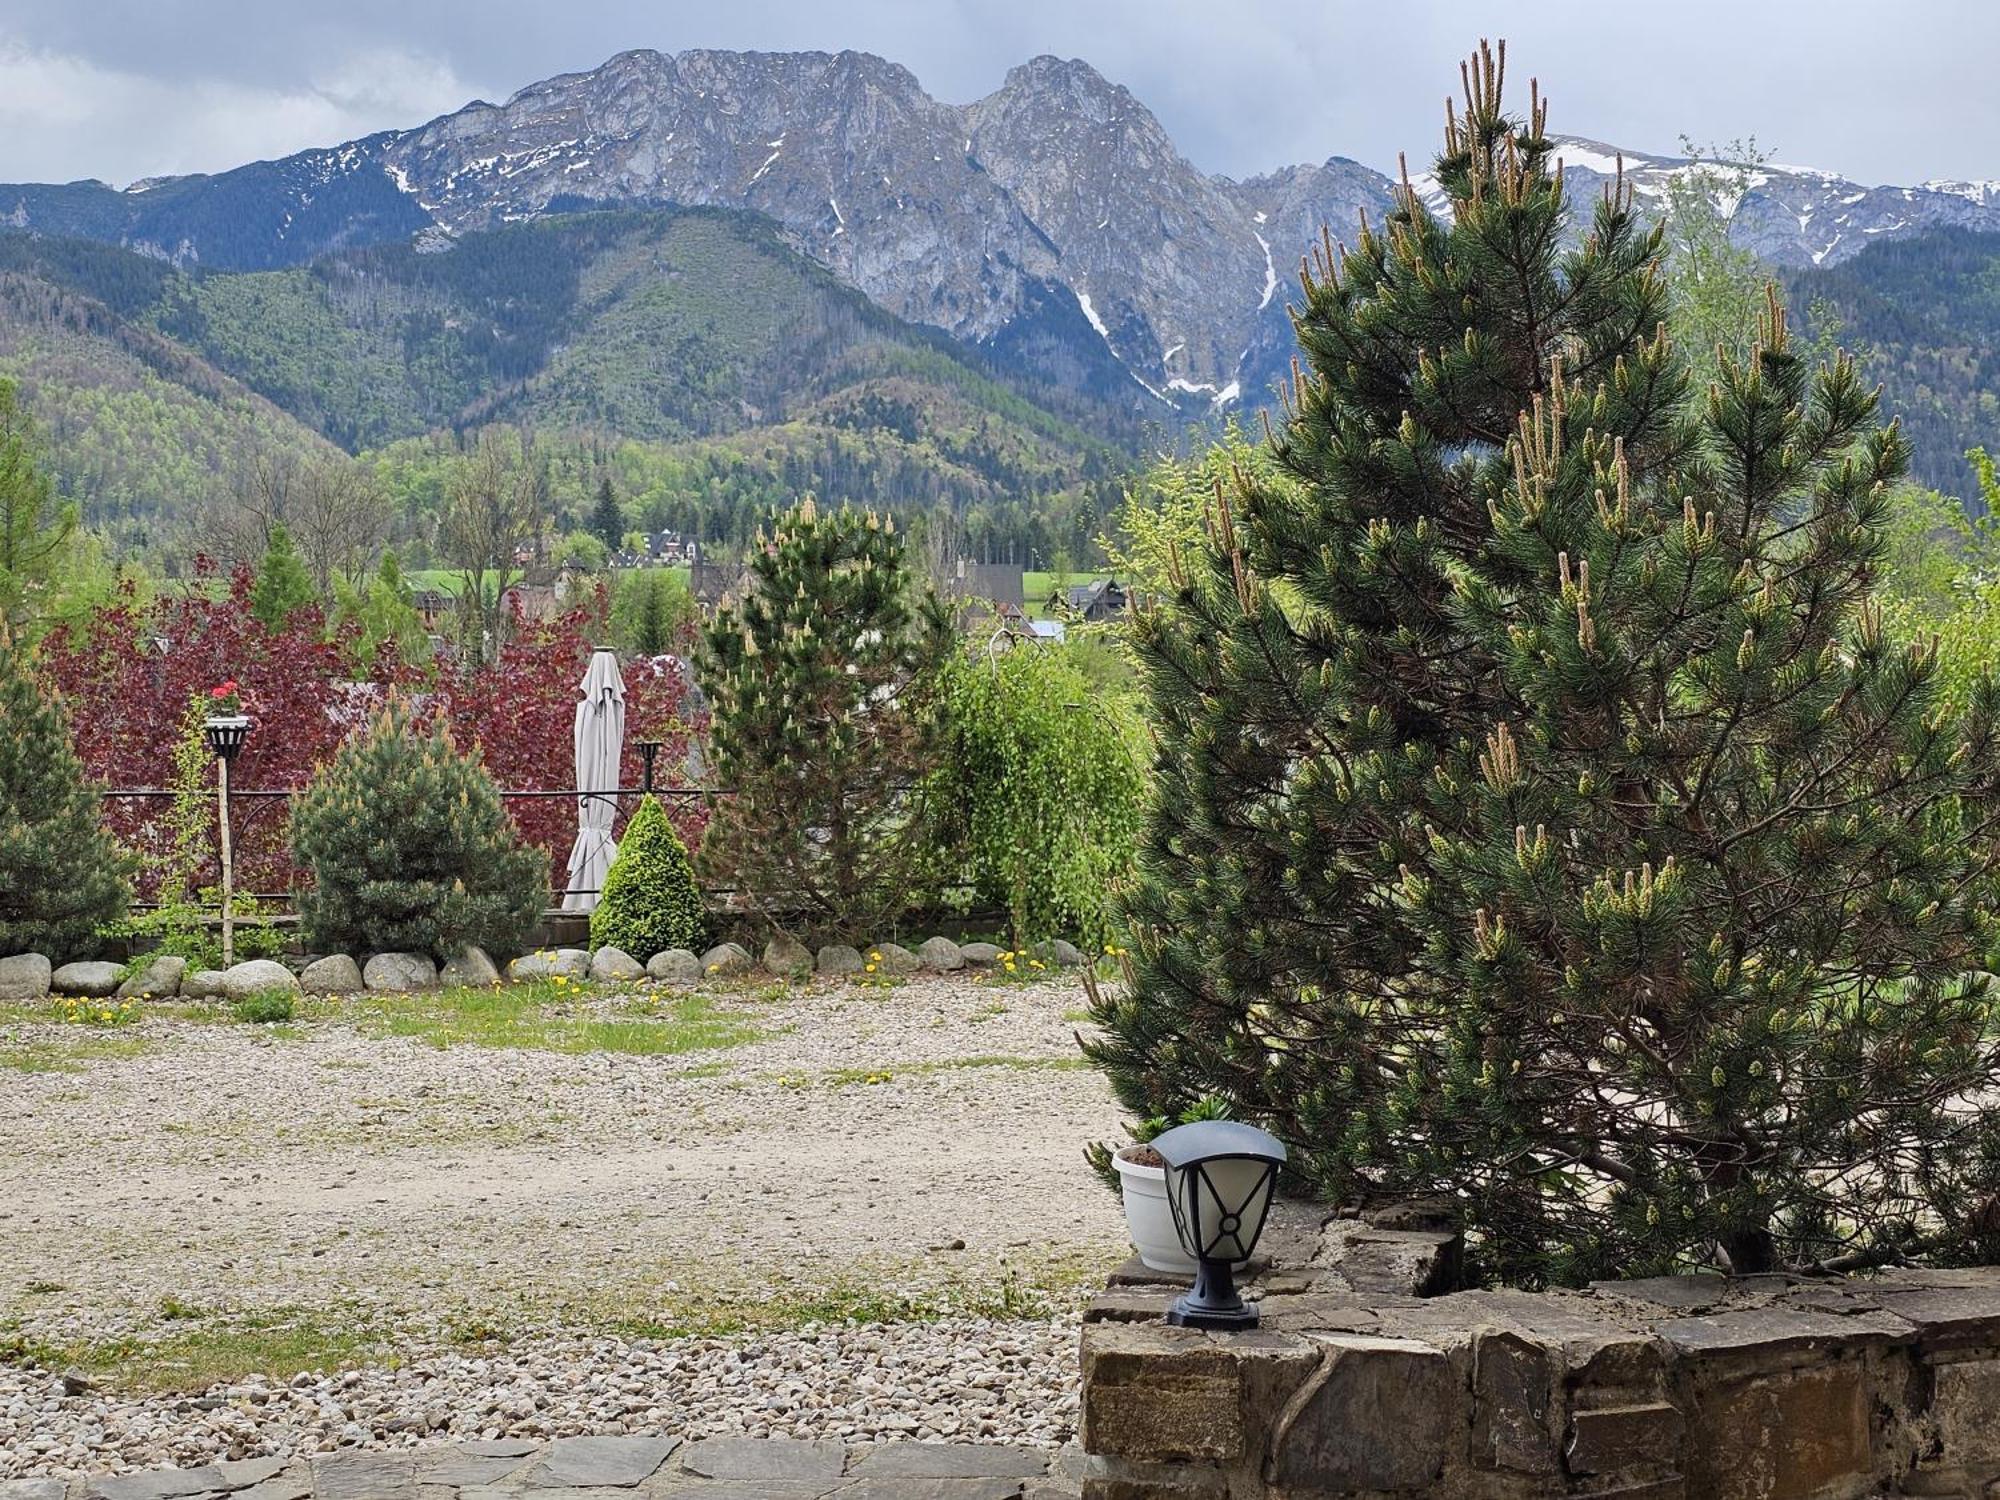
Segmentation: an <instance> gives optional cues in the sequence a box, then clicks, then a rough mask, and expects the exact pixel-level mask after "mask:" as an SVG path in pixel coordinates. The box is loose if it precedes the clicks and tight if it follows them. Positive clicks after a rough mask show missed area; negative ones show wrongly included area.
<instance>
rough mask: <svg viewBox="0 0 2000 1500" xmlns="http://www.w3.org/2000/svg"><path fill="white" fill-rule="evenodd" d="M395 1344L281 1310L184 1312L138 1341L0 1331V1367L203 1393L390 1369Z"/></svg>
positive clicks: (121, 1386)
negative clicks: (320, 1374)
mask: <svg viewBox="0 0 2000 1500" xmlns="http://www.w3.org/2000/svg"><path fill="white" fill-rule="evenodd" d="M393 1350H394V1344H393V1340H391V1339H386V1338H382V1337H380V1336H378V1335H376V1334H374V1333H372V1332H369V1331H366V1330H364V1329H362V1328H360V1327H358V1326H357V1325H356V1324H355V1323H354V1322H353V1321H352V1320H347V1321H342V1320H340V1319H338V1318H334V1317H330V1316H329V1317H321V1316H315V1315H306V1314H298V1313H286V1312H283V1311H279V1312H270V1313H259V1314H253V1315H247V1316H242V1317H235V1318H227V1319H223V1318H217V1319H215V1320H214V1321H212V1322H210V1321H205V1320H204V1319H203V1318H202V1316H201V1315H199V1314H186V1315H183V1316H181V1317H179V1318H176V1319H173V1320H171V1322H170V1326H169V1328H168V1329H167V1330H166V1331H164V1332H162V1333H161V1334H159V1335H158V1336H156V1337H145V1336H139V1335H133V1336H129V1337H126V1338H119V1339H108V1340H102V1341H94V1342H87V1343H74V1344H70V1343H63V1344H56V1343H50V1342H47V1341H45V1340H38V1339H26V1338H23V1337H21V1336H20V1335H19V1334H13V1335H9V1334H5V1333H0V1362H5V1363H9V1364H25V1365H38V1366H40V1367H42V1368H44V1369H51V1370H71V1369H74V1370H81V1371H82V1372H84V1373H85V1374H86V1375H89V1376H90V1377H91V1378H92V1379H94V1380H97V1381H98V1382H99V1383H101V1384H103V1385H104V1386H106V1387H108V1388H109V1389H112V1390H115V1391H118V1392H120V1393H123V1394H128V1395H135V1396H136V1395H157V1394H164V1393H168V1392H188V1391H199V1390H204V1389H206V1388H207V1387H209V1386H211V1385H216V1384H219V1383H223V1382H227V1381H235V1380H241V1379H243V1377H245V1376H246V1375H258V1374H261V1375H268V1376H270V1377H272V1378H273V1379H276V1380H284V1379H287V1378H289V1377H290V1376H291V1375H293V1374H295V1373H297V1372H298V1371H300V1370H314V1371H321V1370H334V1369H339V1368H341V1367H343V1366H348V1365H356V1364H364V1363H366V1364H376V1365H383V1366H386V1367H388V1368H391V1369H393V1368H394V1367H395V1365H396V1363H397V1360H396V1357H395V1354H394V1352H393Z"/></svg>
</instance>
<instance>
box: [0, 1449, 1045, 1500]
mask: <svg viewBox="0 0 2000 1500" xmlns="http://www.w3.org/2000/svg"><path fill="white" fill-rule="evenodd" d="M1081 1462H1082V1461H1081V1459H1080V1458H1079V1456H1078V1455H1077V1453H1076V1451H1075V1450H1074V1449H1073V1448H1066V1449H1061V1450H1055V1451H1052V1450H1049V1449H1045V1448H1029V1447H1021V1446H1017V1445H1014V1444H1007V1443H916V1442H897V1443H886V1444H881V1445H877V1446H866V1447H853V1448H850V1447H848V1446H847V1445H846V1444H844V1443H840V1442H836V1441H833V1440H830V1439H819V1440H807V1439H804V1438H732V1437H719V1438H703V1439H701V1440H700V1441H698V1442H692V1443H684V1442H683V1441H682V1440H681V1439H680V1438H677V1437H571V1438H558V1439H556V1440H555V1441H554V1442H552V1443H536V1442H530V1441H525V1440H515V1439H505V1440H500V1441H486V1442H464V1443H452V1444H447V1445H443V1446H439V1447H435V1448H418V1449H410V1450H405V1451H402V1452H394V1453H382V1452H372V1451H361V1450H353V1451H347V1452H340V1453H324V1454H316V1455H314V1456H313V1457H311V1458H307V1459H296V1460H293V1459H283V1458H248V1459H237V1460H231V1461H226V1462H219V1463H212V1464H204V1465H202V1466H201V1467H199V1468H194V1469H147V1470H141V1471H139V1472H136V1473H131V1474H107V1475H99V1476H97V1477H95V1478H87V1479H77V1480H62V1479H11V1480H0V1500H834V1497H838V1500H1074V1497H1075V1496H1076V1495H1077V1494H1078V1493H1079V1490H1080V1488H1081V1485H1080V1479H1079V1475H1080V1474H1081Z"/></svg>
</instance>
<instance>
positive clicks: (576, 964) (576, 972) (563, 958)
mask: <svg viewBox="0 0 2000 1500" xmlns="http://www.w3.org/2000/svg"><path fill="white" fill-rule="evenodd" d="M549 973H551V974H560V975H562V976H563V978H565V979H588V978H589V977H590V954H589V952H588V951H587V950H585V949H582V948H558V949H556V954H555V957H554V958H552V959H550V960H549Z"/></svg>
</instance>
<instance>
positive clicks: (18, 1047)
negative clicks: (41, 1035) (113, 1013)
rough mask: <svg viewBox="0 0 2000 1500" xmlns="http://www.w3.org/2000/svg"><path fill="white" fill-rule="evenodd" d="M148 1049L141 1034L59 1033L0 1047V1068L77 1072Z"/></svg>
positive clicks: (27, 1071)
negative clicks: (64, 1034) (60, 1034)
mask: <svg viewBox="0 0 2000 1500" xmlns="http://www.w3.org/2000/svg"><path fill="white" fill-rule="evenodd" d="M150 1050H152V1043H151V1042H150V1041H148V1040H147V1039H146V1038H145V1037H141V1036H92V1035H88V1034H86V1035H82V1036H61V1037H53V1038H48V1039H44V1040H39V1041H33V1042H22V1043H18V1044H14V1045H8V1046H0V1068H6V1069H9V1070H10V1071H12V1072H16V1073H81V1072H83V1071H84V1070H85V1068H86V1067H87V1066H88V1065H89V1064H90V1063H93V1062H119V1061H122V1060H124V1059H126V1058H129V1057H138V1056H140V1055H141V1054H142V1053H145V1052H148V1051H150Z"/></svg>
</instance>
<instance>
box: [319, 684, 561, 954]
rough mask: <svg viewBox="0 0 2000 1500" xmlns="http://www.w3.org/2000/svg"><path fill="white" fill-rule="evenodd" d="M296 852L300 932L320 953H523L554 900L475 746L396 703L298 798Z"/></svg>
mask: <svg viewBox="0 0 2000 1500" xmlns="http://www.w3.org/2000/svg"><path fill="white" fill-rule="evenodd" d="M292 847H293V850H294V852H295V853H296V855H297V857H298V861H299V863H300V865H302V866H303V867H304V868H306V869H307V870H309V871H310V872H311V874H312V877H313V885H312V888H311V889H310V890H306V891H302V892H301V893H300V895H299V928H300V935H301V936H302V937H303V938H304V940H305V943H306V946H307V947H309V948H313V949H317V950H319V951H320V952H324V953H381V952H391V951H398V952H401V951H407V952H414V953H432V954H436V955H438V956H439V957H441V958H450V957H453V956H455V955H456V954H458V953H459V952H461V951H462V950H463V949H464V948H465V947H466V946H467V945H468V944H477V945H479V946H480V947H482V948H485V949H486V950H488V951H489V952H491V953H494V954H508V953H518V952H519V951H520V950H521V947H522V945H523V944H524V943H525V942H526V940H527V937H528V933H529V930H530V929H531V928H532V927H533V926H534V924H535V922H536V919H537V918H538V917H539V916H540V915H541V911H542V905H543V903H544V902H545V901H546V900H547V899H548V863H547V857H546V856H545V855H544V854H543V853H542V852H541V851H540V850H539V849H534V848H530V847H528V846H526V845H524V844H523V843H522V842H521V837H520V834H519V832H518V830H516V829H515V827H514V825H513V823H512V822H511V821H510V820H509V819H508V817H507V813H506V810H505V809H504V808H503V807H502V806H501V803H500V795H499V792H498V791H497V790H496V789H495V788H494V785H493V781H492V778H490V777H489V776H488V775H487V774H486V770H485V767H484V766H483V765H481V763H480V759H479V756H478V754H477V752H476V751H475V752H474V753H472V754H465V753H462V752H461V751H460V750H459V749H458V747H457V746H456V745H455V744H453V743H452V739H451V735H450V733H449V732H448V731H447V730H445V729H444V728H442V727H437V728H433V729H430V730H428V731H425V730H422V729H420V728H418V727H417V726H416V725H414V724H413V723H412V722H411V720H410V717H409V715H408V712H407V711H406V710H405V709H403V708H402V707H400V706H391V707H390V708H389V709H387V710H385V711H384V712H383V714H382V716H381V717H380V718H379V719H377V720H376V722H375V724H374V726H373V727H372V728H371V729H370V730H369V731H368V733H366V734H364V735H361V736H359V737H358V738H355V739H352V740H349V741H348V742H347V743H346V744H345V745H343V746H341V748H340V749H339V750H338V751H337V752H336V753H335V755H334V757H333V759H332V760H330V761H329V762H328V763H327V764H326V766H325V768H324V769H323V770H322V771H321V772H320V774H319V775H318V776H317V777H315V778H314V780H313V783H312V785H311V786H309V787H308V788H307V789H306V790H305V792H304V793H302V794H301V795H300V797H299V798H298V801H297V803H296V804H295V805H294V807H293V809H292Z"/></svg>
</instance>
